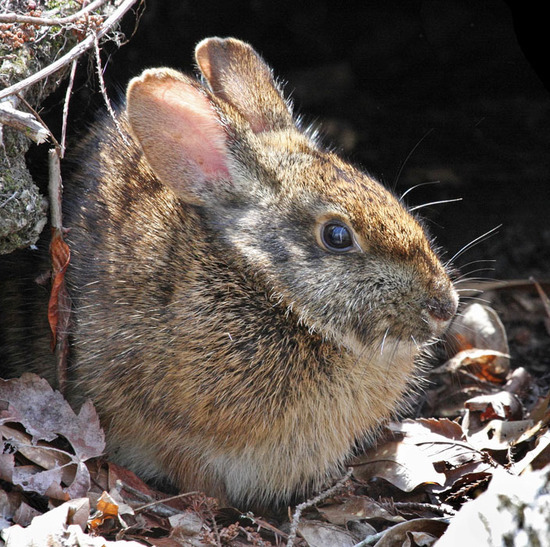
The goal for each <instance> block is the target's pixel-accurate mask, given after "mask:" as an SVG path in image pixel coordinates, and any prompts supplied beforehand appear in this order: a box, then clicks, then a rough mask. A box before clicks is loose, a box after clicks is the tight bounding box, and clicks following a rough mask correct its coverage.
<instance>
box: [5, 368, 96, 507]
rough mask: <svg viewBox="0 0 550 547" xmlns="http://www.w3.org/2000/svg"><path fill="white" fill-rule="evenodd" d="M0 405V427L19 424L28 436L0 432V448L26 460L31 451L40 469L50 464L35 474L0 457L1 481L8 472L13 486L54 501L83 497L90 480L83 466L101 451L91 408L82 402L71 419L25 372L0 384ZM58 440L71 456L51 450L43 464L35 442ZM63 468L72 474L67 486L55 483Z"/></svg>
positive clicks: (59, 399)
mask: <svg viewBox="0 0 550 547" xmlns="http://www.w3.org/2000/svg"><path fill="white" fill-rule="evenodd" d="M0 401H3V402H4V403H5V405H4V407H5V408H3V409H2V410H0V423H2V424H8V423H12V424H20V425H21V426H23V427H24V428H25V430H26V431H27V432H28V434H29V437H25V436H21V435H15V434H13V433H10V430H9V429H7V430H3V437H4V447H6V446H7V447H9V448H10V450H11V451H19V450H20V451H21V453H22V454H25V457H26V459H31V461H32V453H33V452H36V455H37V456H38V458H37V460H38V461H40V462H41V464H43V465H48V464H47V463H46V462H47V461H49V462H50V465H51V467H50V468H46V469H44V470H41V469H40V468H38V471H37V470H36V469H37V468H33V467H28V466H17V465H16V464H15V460H13V459H10V458H9V457H7V458H6V457H4V458H0V470H1V472H2V474H3V476H5V475H6V474H9V473H10V472H11V481H12V482H13V483H14V484H18V485H19V486H21V487H22V488H23V489H26V490H32V491H34V492H38V493H39V494H43V495H51V496H54V497H58V498H59V497H60V499H67V498H77V497H82V496H85V495H86V493H87V492H88V490H89V488H90V475H89V472H88V469H87V467H86V465H85V463H84V462H85V461H86V460H88V459H90V458H93V457H98V456H100V455H101V454H102V453H103V451H104V449H105V438H104V434H103V431H102V429H101V427H100V424H99V418H98V416H97V414H96V412H95V410H94V408H93V405H92V403H91V402H90V401H87V402H85V403H84V404H83V405H82V408H81V410H80V412H79V414H78V415H76V414H75V413H74V411H73V410H72V408H71V407H70V406H69V404H68V403H67V402H66V401H65V399H64V398H63V396H62V395H61V394H60V393H59V392H58V391H54V390H53V389H52V388H51V387H50V385H49V384H48V382H46V380H44V379H42V378H40V377H38V376H36V375H34V374H29V373H26V374H24V375H23V376H22V377H21V378H16V379H12V380H0ZM58 436H62V437H63V438H64V439H65V440H66V441H68V442H69V443H70V445H71V447H72V449H73V450H74V454H73V453H71V452H68V451H67V450H64V449H60V448H54V447H52V448H51V451H52V454H57V456H56V457H54V458H50V459H49V460H48V458H45V457H44V450H45V445H44V444H43V443H40V442H41V441H46V442H52V441H54V440H55V439H56V438H58ZM39 443H40V444H39ZM61 452H63V454H62V456H60V453H61ZM4 456H6V454H4ZM7 456H9V454H8V455H7ZM67 467H71V469H72V471H71V473H72V472H74V475H72V474H71V475H70V476H71V477H72V480H71V482H70V483H68V484H65V485H64V486H63V485H62V484H61V483H62V482H63V480H67V476H68V475H67V474H66V473H67V471H66V468H67Z"/></svg>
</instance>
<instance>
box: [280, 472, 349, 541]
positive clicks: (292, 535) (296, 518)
mask: <svg viewBox="0 0 550 547" xmlns="http://www.w3.org/2000/svg"><path fill="white" fill-rule="evenodd" d="M352 473H353V468H352V467H350V468H349V469H348V472H347V473H346V474H345V475H344V476H343V477H342V478H341V479H340V480H339V481H338V482H337V483H336V484H335V485H334V486H331V487H330V488H329V489H328V490H325V491H324V492H321V493H320V494H319V495H318V496H316V497H314V498H312V499H310V500H307V501H304V503H300V505H297V506H296V508H295V509H294V515H292V522H291V523H290V532H289V534H288V542H287V544H286V545H287V547H293V545H294V540H295V539H296V534H297V532H298V524H299V523H300V519H301V518H302V512H303V511H305V510H306V509H308V508H309V507H313V506H314V505H317V504H318V503H320V502H321V501H323V500H324V499H326V498H328V497H330V496H332V494H334V493H335V492H337V491H338V490H340V489H341V488H342V487H343V486H344V484H345V483H346V482H347V481H348V480H349V479H350V477H351V475H352Z"/></svg>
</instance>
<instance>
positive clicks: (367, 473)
mask: <svg viewBox="0 0 550 547" xmlns="http://www.w3.org/2000/svg"><path fill="white" fill-rule="evenodd" d="M351 465H352V466H353V474H354V476H355V477H356V478H357V479H359V480H363V481H368V480H370V479H371V478H373V477H380V478H383V479H385V480H387V481H388V482H390V483H391V484H393V485H394V486H396V487H397V488H399V489H400V490H403V491H404V492H412V491H413V490H414V489H415V488H416V487H417V486H419V485H421V484H426V483H436V484H440V485H443V484H445V475H444V474H442V473H438V472H437V471H436V470H435V469H434V466H433V463H432V462H431V460H430V458H429V457H427V456H426V454H425V453H424V451H423V450H422V449H421V448H419V447H418V446H415V445H414V444H407V443H405V442H402V441H389V442H385V443H383V444H381V445H379V446H377V447H376V449H375V450H372V451H369V452H368V454H364V455H361V456H358V457H357V458H354V460H353V462H352V463H351Z"/></svg>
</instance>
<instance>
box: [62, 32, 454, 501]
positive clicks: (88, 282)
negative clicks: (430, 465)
mask: <svg viewBox="0 0 550 547" xmlns="http://www.w3.org/2000/svg"><path fill="white" fill-rule="evenodd" d="M196 60H197V63H198V66H199V68H200V71H201V73H202V76H203V80H202V81H197V80H196V79H193V78H191V77H188V76H185V75H183V74H181V73H179V72H176V71H174V70H170V69H165V68H162V69H153V70H146V71H145V72H144V73H143V74H142V75H141V76H140V77H138V78H136V79H134V80H132V82H131V83H130V85H129V87H128V93H127V108H126V111H125V112H124V113H123V114H122V115H121V117H120V124H121V126H122V130H123V134H124V135H122V134H121V133H120V132H119V130H117V128H116V127H115V126H114V124H112V123H110V122H106V123H104V124H102V125H99V126H98V127H97V128H96V129H95V132H94V133H93V134H92V135H90V137H88V139H87V141H86V143H85V148H84V151H83V152H82V155H81V157H82V158H86V160H85V162H83V165H82V166H81V168H80V171H79V173H78V174H77V175H76V177H75V178H76V181H74V183H75V184H73V190H72V191H71V192H70V194H71V195H70V196H69V197H68V200H67V207H66V209H67V210H66V215H67V216H66V224H67V225H68V226H69V227H70V233H69V241H70V244H71V248H72V253H73V257H72V263H71V265H70V268H69V272H68V274H67V279H68V283H69V289H70V293H71V296H72V298H73V304H74V333H73V337H72V338H73V341H72V343H73V353H72V366H71V374H72V380H73V387H72V390H73V393H78V394H79V396H82V397H91V398H92V399H93V400H94V402H95V404H96V407H97V409H98V411H99V413H100V416H101V418H102V420H103V424H104V425H105V426H106V428H107V431H108V439H109V447H110V450H111V453H112V454H113V455H115V456H116V458H117V459H118V461H119V462H121V463H122V464H124V465H127V466H129V467H131V468H132V469H134V470H135V471H136V472H138V473H139V474H141V476H143V477H145V478H158V477H167V478H169V479H170V480H172V481H173V482H174V483H175V484H176V485H177V486H179V487H180V488H181V489H187V490H189V489H191V490H196V489H200V490H204V491H205V492H207V493H209V494H211V495H215V496H219V497H221V498H222V499H223V500H224V501H226V502H229V503H233V504H237V505H238V506H239V507H241V508H242V507H245V506H248V507H265V506H276V505H277V504H282V503H288V502H289V501H290V500H292V499H294V498H293V496H295V495H298V496H300V495H303V494H304V493H306V492H307V491H309V490H311V489H315V488H318V487H320V486H322V484H323V482H324V481H326V479H327V477H329V476H330V475H331V474H334V473H335V472H337V471H338V469H339V466H340V465H341V464H342V462H343V461H344V459H345V458H346V456H348V455H349V453H350V451H351V450H352V448H353V446H354V445H355V443H356V442H358V441H361V440H365V439H369V438H371V436H372V433H373V432H374V431H375V430H376V428H377V426H378V425H379V424H380V423H381V422H383V421H384V420H385V419H387V418H388V417H389V416H391V415H392V413H393V411H394V410H395V408H396V407H397V406H399V401H400V400H401V398H402V395H403V392H404V391H405V389H406V387H407V385H408V384H409V383H410V382H413V383H414V381H415V376H416V375H417V372H416V369H415V358H416V357H417V355H418V354H419V353H420V352H421V350H422V349H423V347H425V345H426V343H427V342H428V341H430V340H433V339H434V338H435V337H438V336H439V335H441V334H442V332H443V331H444V329H445V328H446V326H447V324H448V323H449V321H450V319H451V318H452V317H453V315H454V314H455V312H456V308H457V300H458V299H457V295H456V292H455V290H454V289H453V284H452V282H451V281H450V279H449V277H448V275H447V273H446V272H445V268H444V267H443V266H442V265H441V263H440V261H439V260H438V258H437V256H436V254H435V253H434V251H433V249H432V248H431V246H430V242H429V240H428V239H427V237H426V235H425V234H424V231H423V229H422V227H421V225H420V224H419V223H418V221H417V220H416V219H415V218H414V217H413V216H411V215H410V214H409V213H408V212H407V210H406V209H405V207H404V206H403V205H402V204H401V203H400V202H399V201H398V200H397V199H395V198H394V197H393V195H392V194H391V193H390V192H388V191H387V190H385V189H384V188H383V187H382V186H381V185H380V184H379V183H377V182H376V181H374V180H373V179H372V178H370V177H369V176H368V175H365V174H364V173H362V172H360V171H358V170H357V169H355V168H354V167H352V166H351V165H350V164H349V163H346V162H345V161H343V160H342V159H340V158H339V157H338V156H336V155H335V154H334V153H332V152H328V151H326V150H325V149H323V148H322V147H321V146H320V144H319V143H318V142H317V141H316V140H315V139H314V138H312V136H311V135H310V134H308V132H307V131H304V130H303V129H302V128H300V126H299V125H297V124H296V121H295V120H294V119H293V117H292V109H291V105H290V104H289V103H288V102H287V101H285V99H284V98H283V96H282V94H281V91H280V89H279V87H278V86H277V84H276V83H275V80H274V78H273V76H272V73H271V70H270V68H269V67H268V66H267V65H266V64H265V63H264V61H263V60H262V59H261V58H260V57H259V55H258V54H257V53H256V52H255V51H254V50H253V49H252V48H251V47H250V46H249V45H247V44H245V43H243V42H240V41H238V40H235V39H230V38H229V39H219V38H210V39H207V40H204V41H202V42H201V43H199V45H198V46H197V48H196Z"/></svg>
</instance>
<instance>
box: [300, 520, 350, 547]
mask: <svg viewBox="0 0 550 547" xmlns="http://www.w3.org/2000/svg"><path fill="white" fill-rule="evenodd" d="M298 533H299V534H300V535H301V536H302V537H303V538H304V539H305V540H306V542H307V544H308V546H309V547H334V546H335V545H338V547H353V546H354V545H355V544H356V543H357V542H356V541H355V539H354V538H353V536H352V535H351V534H350V533H349V532H346V531H345V530H343V529H342V528H338V527H337V526H334V525H332V524H326V523H325V522H320V521H304V522H302V523H301V524H300V525H299V526H298Z"/></svg>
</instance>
